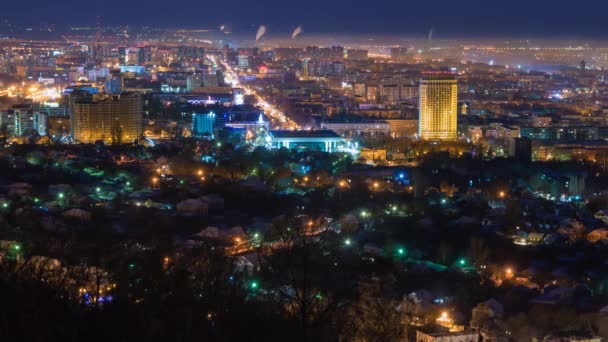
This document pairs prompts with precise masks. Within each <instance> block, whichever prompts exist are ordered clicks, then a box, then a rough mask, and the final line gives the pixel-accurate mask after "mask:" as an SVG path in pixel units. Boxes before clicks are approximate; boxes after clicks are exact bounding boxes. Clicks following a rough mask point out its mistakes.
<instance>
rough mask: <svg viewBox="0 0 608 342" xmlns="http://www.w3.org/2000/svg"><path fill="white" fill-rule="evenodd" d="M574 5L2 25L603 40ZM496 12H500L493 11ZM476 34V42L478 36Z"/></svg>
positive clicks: (107, 15) (39, 10) (359, 4)
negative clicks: (299, 28)
mask: <svg viewBox="0 0 608 342" xmlns="http://www.w3.org/2000/svg"><path fill="white" fill-rule="evenodd" d="M594 2H595V3H596V4H594V7H593V10H590V8H591V6H589V4H586V6H572V3H571V2H566V1H565V0H556V1H552V2H549V1H544V0H543V1H539V2H535V3H529V2H528V1H524V0H514V1H511V2H508V3H505V4H504V5H500V4H497V3H493V4H492V3H488V2H485V1H484V2H482V1H479V0H466V1H463V2H458V3H455V2H452V1H447V0H437V1H434V2H417V3H413V2H409V3H408V2H400V1H395V0H379V1H376V2H374V3H373V4H370V3H367V2H363V1H361V0H354V1H351V2H346V1H343V0H340V1H333V2H327V1H320V0H312V1H308V2H284V1H278V0H268V1H265V2H263V3H260V2H251V1H243V0H235V1H232V2H230V3H205V4H203V3H200V2H195V1H191V0H185V1H181V2H179V3H175V4H168V3H166V2H160V1H155V0H152V1H149V2H143V1H139V0H137V1H130V2H119V1H117V0H109V1H105V2H103V3H90V4H87V6H74V4H73V3H72V2H70V1H68V0H58V1H54V2H47V1H42V0H33V1H32V2H28V3H27V5H26V3H25V2H9V3H6V4H5V5H4V6H3V13H2V15H1V16H0V19H1V20H2V21H5V20H8V22H10V23H12V24H16V25H36V24H40V23H48V24H54V25H57V26H63V25H66V24H64V23H67V25H83V24H91V25H95V22H96V17H97V16H98V15H99V16H100V17H101V18H102V19H101V20H102V25H107V26H114V25H134V26H151V27H166V28H169V27H204V28H209V29H214V28H217V27H218V26H219V25H222V24H229V25H231V26H232V28H233V32H235V33H241V32H250V31H251V32H255V30H256V29H257V26H259V25H261V24H264V25H266V26H267V27H268V28H269V33H271V32H281V31H285V32H288V31H290V30H293V29H294V28H295V27H297V26H298V25H302V26H303V27H304V32H308V33H314V34H319V33H327V32H331V33H333V34H378V35H382V34H408V35H414V36H425V35H426V34H427V33H428V31H429V30H430V29H431V28H433V29H434V31H435V35H436V36H437V38H440V37H454V36H475V37H478V36H496V37H503V36H510V37H525V36H534V37H551V38H552V37H564V36H565V37H576V38H583V37H593V38H601V37H604V36H608V27H607V26H605V25H598V23H601V22H603V20H604V13H605V12H606V11H608V3H605V2H600V1H594ZM497 7H499V8H497ZM480 32H481V35H480Z"/></svg>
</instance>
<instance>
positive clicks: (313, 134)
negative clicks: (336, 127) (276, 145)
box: [270, 129, 340, 138]
mask: <svg viewBox="0 0 608 342" xmlns="http://www.w3.org/2000/svg"><path fill="white" fill-rule="evenodd" d="M270 134H271V135H272V136H273V137H274V138H340V136H339V135H338V134H337V133H336V132H334V131H331V130H328V129H320V130H314V131H313V130H310V131H308V130H302V131H270Z"/></svg>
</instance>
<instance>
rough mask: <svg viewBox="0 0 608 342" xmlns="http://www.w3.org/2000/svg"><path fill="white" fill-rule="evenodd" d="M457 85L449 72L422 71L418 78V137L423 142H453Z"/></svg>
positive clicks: (454, 137)
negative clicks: (420, 76)
mask: <svg viewBox="0 0 608 342" xmlns="http://www.w3.org/2000/svg"><path fill="white" fill-rule="evenodd" d="M457 88H458V86H457V83H456V78H455V77H454V74H453V73H452V72H449V71H425V72H423V73H422V78H421V79H420V102H419V106H420V109H419V111H420V114H419V116H420V117H419V121H418V122H419V126H418V134H419V136H420V138H421V139H424V140H453V139H456V133H457V117H458V95H457V93H458V90H457Z"/></svg>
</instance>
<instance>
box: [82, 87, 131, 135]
mask: <svg viewBox="0 0 608 342" xmlns="http://www.w3.org/2000/svg"><path fill="white" fill-rule="evenodd" d="M71 109H72V116H71V130H72V137H73V138H74V140H76V141H78V142H82V143H94V142H96V141H97V140H102V141H104V142H106V143H112V144H125V143H132V142H134V141H135V140H136V139H138V138H139V137H140V136H141V135H142V102H141V97H140V96H139V94H136V93H122V94H120V95H109V94H93V95H81V96H77V97H75V98H74V99H73V102H72V104H71Z"/></svg>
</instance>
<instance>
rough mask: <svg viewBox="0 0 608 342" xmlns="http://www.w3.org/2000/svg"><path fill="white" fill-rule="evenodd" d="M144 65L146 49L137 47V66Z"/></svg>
mask: <svg viewBox="0 0 608 342" xmlns="http://www.w3.org/2000/svg"><path fill="white" fill-rule="evenodd" d="M144 64H146V48H144V47H138V48H137V65H144Z"/></svg>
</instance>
